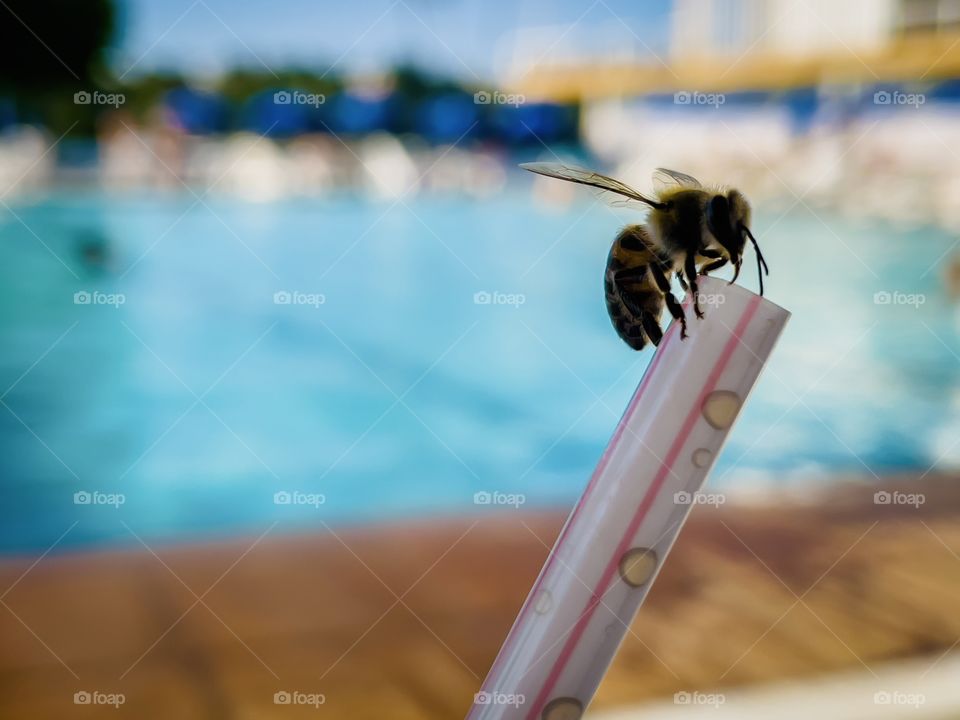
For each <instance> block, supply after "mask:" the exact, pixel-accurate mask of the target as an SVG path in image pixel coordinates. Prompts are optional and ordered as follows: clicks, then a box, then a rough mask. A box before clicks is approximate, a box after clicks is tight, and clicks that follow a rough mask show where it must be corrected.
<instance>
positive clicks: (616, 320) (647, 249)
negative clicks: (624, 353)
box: [603, 225, 673, 350]
mask: <svg viewBox="0 0 960 720" xmlns="http://www.w3.org/2000/svg"><path fill="white" fill-rule="evenodd" d="M653 262H658V263H660V264H661V266H668V267H672V266H673V261H672V259H671V258H670V257H669V256H664V255H663V253H662V252H660V251H658V249H657V247H656V246H655V245H654V244H653V242H652V241H651V240H650V236H649V235H648V234H647V231H646V229H645V228H644V227H643V226H642V225H628V226H627V227H625V228H624V229H623V230H622V231H620V234H619V235H617V239H616V240H614V242H613V247H611V248H610V256H609V257H608V258H607V269H606V272H605V274H604V283H603V284H604V291H605V293H606V299H607V312H608V313H609V314H610V320H611V321H612V322H613V327H614V328H615V329H616V331H617V334H618V335H619V336H620V337H621V338H622V339H623V341H624V342H625V343H627V345H629V346H630V347H632V348H633V349H634V350H642V349H643V347H644V346H645V345H646V344H647V343H648V342H652V343H653V344H654V345H658V344H659V343H660V338H661V337H662V336H663V331H662V330H661V329H660V316H661V315H662V314H663V306H664V299H663V293H662V292H661V291H660V289H659V288H658V287H657V284H656V281H655V280H654V279H653V277H651V275H650V271H649V265H650V264H651V263H653Z"/></svg>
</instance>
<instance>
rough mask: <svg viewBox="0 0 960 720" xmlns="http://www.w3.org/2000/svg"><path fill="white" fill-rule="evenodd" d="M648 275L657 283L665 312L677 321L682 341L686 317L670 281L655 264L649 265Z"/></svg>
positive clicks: (684, 334)
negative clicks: (665, 308)
mask: <svg viewBox="0 0 960 720" xmlns="http://www.w3.org/2000/svg"><path fill="white" fill-rule="evenodd" d="M650 274H651V275H653V279H654V280H655V281H656V283H657V287H658V288H659V289H660V292H662V293H663V299H664V300H665V301H666V303H667V310H669V311H670V314H671V315H673V318H674V320H677V321H678V322H679V323H680V339H681V340H683V339H684V338H686V337H687V316H686V315H685V314H684V312H683V306H682V305H681V304H680V303H679V301H678V300H677V298H676V297H674V295H673V290H671V288H670V281H669V280H668V279H667V276H666V275H665V274H664V272H663V269H662V268H661V267H660V266H659V265H657V264H656V263H654V264H651V265H650Z"/></svg>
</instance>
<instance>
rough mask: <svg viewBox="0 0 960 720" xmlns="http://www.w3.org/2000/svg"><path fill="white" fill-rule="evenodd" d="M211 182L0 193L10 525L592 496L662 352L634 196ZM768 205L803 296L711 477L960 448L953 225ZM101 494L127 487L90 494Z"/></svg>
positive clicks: (141, 523)
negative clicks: (917, 297) (319, 498)
mask: <svg viewBox="0 0 960 720" xmlns="http://www.w3.org/2000/svg"><path fill="white" fill-rule="evenodd" d="M206 205H207V206H205V205H203V204H197V205H194V198H193V197H191V196H190V195H189V194H183V195H175V194H171V195H167V196H159V197H148V196H143V195H135V194H129V195H105V194H90V193H87V194H54V195H50V196H46V197H42V198H33V199H29V200H25V201H20V202H18V203H17V204H14V205H12V206H11V207H12V208H13V211H14V212H15V213H16V216H14V215H13V214H11V213H6V212H2V211H0V336H2V338H3V344H2V347H3V351H2V353H0V395H2V396H3V405H0V490H2V493H3V498H4V501H3V503H2V505H0V551H3V552H8V553H9V552H19V551H35V550H40V549H45V548H47V547H48V546H49V545H50V544H51V543H53V542H54V541H55V540H57V538H58V537H60V536H61V535H62V534H63V533H64V532H65V531H66V530H67V529H68V528H71V529H70V531H69V533H67V535H66V536H65V537H64V538H63V540H62V542H61V544H60V545H58V550H62V549H64V548H69V547H76V546H81V545H83V546H87V545H100V544H135V543H136V540H135V539H134V537H133V535H132V533H131V531H134V532H136V533H137V535H139V536H140V537H142V538H143V539H144V540H146V541H147V542H148V543H150V542H160V541H172V540H177V541H179V540H190V539H198V538H207V537H216V536H221V535H224V534H231V533H244V534H250V533H259V532H262V531H263V530H265V529H266V528H268V527H270V525H271V524H272V523H273V522H275V521H278V522H279V525H278V527H277V529H276V530H275V531H276V532H280V531H281V530H297V529H305V528H316V527H321V522H323V523H329V524H332V525H338V524H344V523H355V522H367V521H375V520H382V519H394V518H405V517H420V516H430V515H438V514H444V513H462V512H470V513H474V512H484V511H488V510H489V509H487V508H482V507H481V508H478V507H477V506H476V505H474V503H473V496H474V493H476V492H479V491H485V490H486V491H495V490H497V491H501V492H506V493H522V494H523V495H525V496H526V503H527V507H536V506H568V505H570V504H571V503H572V502H573V501H574V500H575V498H576V497H577V495H578V494H579V492H580V491H581V489H582V487H583V485H584V484H585V482H586V480H587V478H588V477H589V474H590V472H591V470H592V468H593V466H594V464H595V463H596V461H597V459H598V458H599V456H600V453H601V452H602V449H603V447H604V445H605V443H606V441H607V439H608V437H609V436H610V433H611V431H612V429H613V428H614V426H615V424H616V422H617V419H618V417H619V414H620V412H621V410H622V409H623V407H624V406H625V404H626V402H627V400H628V398H629V396H630V394H631V392H632V390H633V388H634V387H635V385H636V383H637V381H638V379H639V378H640V376H641V375H642V372H643V369H644V367H645V366H646V364H647V362H648V361H649V359H650V353H649V351H648V352H644V353H640V354H637V353H633V352H632V351H630V350H629V349H628V348H626V346H624V345H623V344H622V343H621V342H620V341H619V340H618V339H617V338H616V336H615V335H614V333H613V331H612V329H611V328H610V326H609V322H608V320H607V317H606V315H605V311H604V306H603V300H602V290H601V275H602V270H603V264H604V260H605V255H606V252H607V246H608V244H609V241H610V238H612V236H613V235H614V234H615V232H616V230H617V227H618V226H619V224H621V222H622V218H620V219H618V218H617V217H615V216H613V215H612V214H611V213H610V212H609V211H608V210H607V208H605V207H603V206H592V207H591V206H590V200H589V196H588V197H587V198H586V199H584V201H583V203H582V204H579V205H576V206H574V207H571V208H569V209H567V210H560V209H549V208H538V207H536V206H534V205H532V204H531V203H530V201H529V198H528V197H526V195H525V193H521V192H520V191H519V190H518V191H517V192H516V193H515V194H506V195H504V196H502V197H500V198H498V199H492V200H486V201H483V202H476V201H469V200H466V199H455V198H448V199H442V198H433V199H417V200H407V201H406V205H405V204H398V205H394V206H391V203H390V202H374V201H369V202H368V201H361V200H359V199H356V198H352V197H342V198H337V199H327V200H322V201H308V200H291V201H287V202H278V203H273V204H260V205H258V204H244V203H241V202H239V201H236V200H232V199H226V198H209V199H208V200H206ZM777 216H778V213H776V212H775V211H774V212H768V214H766V215H761V216H760V217H759V218H758V219H757V220H756V221H755V225H756V230H757V231H758V235H759V236H760V237H761V239H762V241H763V242H764V246H765V252H766V255H767V258H768V260H769V263H770V266H771V268H772V275H771V277H770V279H769V284H768V296H769V297H770V298H771V299H772V300H774V301H775V302H778V303H780V304H782V305H784V306H786V307H788V308H789V309H791V310H792V311H793V312H794V318H793V320H792V322H791V324H790V326H789V327H788V329H787V331H786V333H785V335H784V337H783V340H782V344H781V346H780V347H779V349H778V352H777V353H776V354H775V357H774V359H773V361H772V363H771V365H770V367H769V370H768V372H767V373H766V374H765V375H764V377H763V378H762V380H761V382H760V384H759V386H758V387H757V389H756V392H755V394H754V396H753V398H752V401H751V403H750V404H749V406H748V407H747V408H746V410H745V412H744V415H743V417H742V419H741V421H740V422H739V424H738V425H737V427H736V430H735V432H734V433H733V435H732V437H731V439H730V442H729V444H728V447H727V449H726V451H725V452H724V454H723V456H722V458H721V459H720V461H719V465H718V468H717V470H716V471H715V473H714V475H713V479H712V482H713V483H715V484H716V485H717V486H725V487H739V486H743V485H749V484H754V483H758V482H773V483H786V482H791V481H792V480H795V479H810V478H817V477H824V476H827V475H832V474H835V473H843V474H860V475H865V476H867V477H870V475H871V473H876V474H877V475H880V474H882V473H885V472H890V471H894V470H902V469H918V470H920V471H925V470H927V469H928V468H929V467H930V466H931V465H933V464H934V463H935V462H937V461H938V460H939V462H940V465H941V467H946V466H949V465H950V464H956V463H957V461H958V459H960V458H958V455H960V453H958V451H957V450H955V449H953V448H952V442H953V440H952V438H954V437H960V408H958V404H957V403H958V399H957V390H958V380H960V360H958V358H957V356H956V355H955V354H958V353H960V343H958V342H957V332H956V331H957V320H956V312H955V309H954V307H953V306H952V305H951V303H950V302H949V301H948V300H947V298H946V295H945V291H944V290H943V288H942V284H941V269H940V268H939V267H937V268H935V269H934V270H933V271H931V272H929V273H926V274H925V275H924V272H925V270H926V269H927V268H928V267H930V265H931V264H933V263H934V262H935V261H936V259H937V258H938V257H939V256H940V255H941V254H942V253H944V251H945V250H947V249H948V248H949V247H950V246H951V244H952V243H953V242H954V238H953V237H951V236H949V235H948V234H946V233H944V232H942V231H937V230H933V229H916V230H909V231H899V230H896V229H893V228H891V227H889V226H881V225H870V224H854V223H852V222H849V221H844V220H840V219H836V218H828V222H829V225H830V227H831V228H832V231H833V233H835V234H836V236H834V235H833V234H831V233H829V232H827V230H825V227H824V225H823V224H822V223H821V222H820V221H819V220H817V219H816V218H815V217H813V216H812V215H811V214H810V213H807V212H803V213H796V212H794V213H791V214H789V215H788V216H787V217H785V218H783V219H782V220H779V221H777ZM18 218H19V219H18ZM21 221H22V222H21ZM775 221H776V224H775V225H774V223H775ZM770 226H773V227H772V228H771V230H770V232H769V233H766V232H765V228H766V227H770ZM28 228H29V229H28ZM857 256H859V257H860V258H862V261H863V262H861V261H860V260H858V259H857ZM751 261H752V260H751ZM748 266H749V263H748ZM745 275H746V276H747V279H746V280H745V284H747V285H748V286H751V287H752V285H751V284H752V283H753V282H754V278H753V277H752V276H751V273H748V272H745ZM883 291H887V292H894V291H898V292H902V293H923V294H924V295H925V302H924V304H923V305H921V306H919V307H914V306H911V305H902V304H900V305H897V304H890V305H878V304H876V303H875V301H874V294H875V293H877V292H883ZM83 292H86V293H90V294H91V295H90V297H92V298H93V301H92V302H91V303H89V304H77V303H75V302H74V295H75V293H83ZM277 292H290V293H300V294H299V295H294V297H295V298H296V299H297V300H299V301H303V302H305V303H307V302H309V303H312V304H296V303H291V304H277V303H275V302H274V294H275V293H277ZM483 292H486V293H491V294H494V293H500V295H495V296H494V297H496V299H497V300H498V301H503V303H498V302H491V303H490V304H477V303H476V302H475V299H474V297H475V294H476V293H483ZM112 296H118V297H117V298H114V297H112ZM119 296H122V299H123V303H122V304H119V305H118V304H100V303H101V302H106V303H109V302H110V301H113V300H117V301H119ZM320 296H322V298H321V297H320ZM510 296H521V297H510ZM81 297H82V296H81ZM321 299H322V300H323V302H322V303H321V302H320V300H321ZM520 299H522V300H523V302H522V304H520V303H519V300H520ZM798 396H801V397H802V401H801V402H797V397H798ZM748 449H749V454H747V455H744V453H745V451H747V450H748ZM95 491H96V492H100V493H105V494H111V493H113V494H117V493H119V494H122V495H123V498H124V502H123V505H122V506H120V507H119V508H116V507H113V506H111V505H109V504H107V505H94V504H90V505H82V504H81V505H78V504H75V502H74V494H75V493H78V492H95ZM280 491H298V492H300V493H313V494H322V495H323V496H324V498H325V502H324V503H323V504H322V505H319V506H317V505H311V504H299V505H298V504H290V505H282V504H281V505H278V504H276V503H275V502H274V493H276V492H280ZM298 497H302V496H298ZM101 499H103V498H101ZM74 523H76V524H74Z"/></svg>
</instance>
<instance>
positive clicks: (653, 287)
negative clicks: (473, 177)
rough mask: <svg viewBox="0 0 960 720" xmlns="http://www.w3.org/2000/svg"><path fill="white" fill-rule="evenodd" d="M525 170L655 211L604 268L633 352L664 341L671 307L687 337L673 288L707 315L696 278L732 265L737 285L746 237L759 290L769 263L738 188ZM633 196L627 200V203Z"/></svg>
mask: <svg viewBox="0 0 960 720" xmlns="http://www.w3.org/2000/svg"><path fill="white" fill-rule="evenodd" d="M520 167H522V168H523V169H525V170H529V171H530V172H534V173H537V174H539V175H546V176H547V177H552V178H559V179H560V180H567V181H569V182H574V183H580V184H581V185H589V186H591V187H594V188H597V189H599V190H600V191H602V193H604V194H606V193H613V194H614V195H616V196H617V198H618V201H617V204H631V205H636V204H637V203H639V204H640V207H642V208H645V209H647V210H648V211H649V214H648V217H647V222H646V223H645V224H643V225H628V226H627V227H625V228H623V230H621V231H620V234H619V235H617V237H616V239H615V240H614V241H613V246H612V247H611V248H610V255H609V257H608V258H607V266H606V270H605V272H604V290H605V293H606V301H607V312H608V313H609V315H610V320H611V321H612V322H613V327H614V328H615V329H616V331H617V334H618V335H619V336H620V337H621V339H623V341H624V342H626V343H627V345H629V346H630V347H631V348H633V349H634V350H642V349H643V347H644V346H645V345H646V344H647V343H648V342H650V343H653V344H654V345H659V344H660V340H661V339H662V338H663V330H662V329H661V327H660V316H661V315H662V314H663V307H664V305H666V307H667V310H668V311H669V312H670V315H672V316H673V318H674V319H676V320H677V321H678V322H679V323H680V338H681V339H684V338H686V337H687V319H686V315H685V313H684V310H683V306H682V305H681V304H680V301H679V300H677V298H676V297H675V296H674V294H673V291H672V289H671V279H672V278H673V277H674V276H676V278H677V279H678V280H679V281H680V285H681V287H683V289H684V290H689V291H691V293H692V296H693V311H694V313H695V314H696V316H697V317H698V318H702V317H703V311H702V310H701V309H700V305H699V298H698V284H697V278H698V277H699V276H700V275H706V274H708V273H710V272H713V271H714V270H718V269H719V268H721V267H723V266H725V265H727V264H728V263H729V264H731V265H733V267H734V274H733V279H731V280H730V283H731V284H732V283H733V282H734V281H736V279H737V278H738V277H739V275H740V267H741V265H742V264H743V250H744V247H745V246H746V242H747V239H749V240H750V242H751V243H753V248H754V251H755V253H756V256H757V274H758V275H759V277H760V294H761V295H763V276H764V274H769V269H768V268H767V263H766V261H765V260H764V258H763V255H762V254H761V252H760V246H759V245H758V244H757V241H756V239H755V238H754V237H753V233H751V232H750V228H749V225H750V204H749V203H748V202H747V199H746V198H745V197H744V196H743V193H741V192H740V191H739V190H735V189H732V188H731V189H727V190H720V189H707V188H705V187H704V186H703V185H701V184H700V182H699V181H698V180H697V179H696V178H693V177H691V176H690V175H686V174H685V173H680V172H676V171H674V170H667V169H665V168H658V169H657V170H656V172H655V173H654V176H653V177H654V181H656V182H658V183H659V184H660V185H661V189H660V190H658V191H657V192H656V196H655V197H647V196H645V195H642V194H641V193H639V192H637V191H636V190H634V189H633V188H631V187H629V186H628V185H626V184H625V183H622V182H620V181H619V180H614V179H613V178H611V177H607V176H606V175H601V174H600V173H596V172H592V171H590V170H585V169H583V168H578V167H573V166H569V165H562V164H560V163H524V164H522V165H520ZM623 198H626V201H624V200H623Z"/></svg>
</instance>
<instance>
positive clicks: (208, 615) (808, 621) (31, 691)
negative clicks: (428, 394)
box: [0, 478, 960, 720]
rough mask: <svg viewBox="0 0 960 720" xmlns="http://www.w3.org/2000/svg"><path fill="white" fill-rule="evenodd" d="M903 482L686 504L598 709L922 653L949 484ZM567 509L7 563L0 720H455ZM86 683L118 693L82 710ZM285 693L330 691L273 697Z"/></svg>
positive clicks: (957, 568) (957, 563)
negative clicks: (918, 495) (907, 498)
mask: <svg viewBox="0 0 960 720" xmlns="http://www.w3.org/2000/svg"><path fill="white" fill-rule="evenodd" d="M895 485H896V487H898V488H899V489H901V490H907V489H909V490H908V491H909V492H916V491H920V492H923V493H924V494H925V495H926V501H925V504H923V505H922V506H920V507H919V508H914V507H911V506H894V505H879V506H878V505H875V504H874V503H873V493H874V490H875V488H874V487H867V486H863V485H857V484H850V485H845V486H842V489H839V490H833V491H831V492H830V493H828V494H824V495H822V496H820V497H818V498H816V502H807V503H804V504H794V503H791V504H785V502H784V501H781V502H778V504H777V505H776V506H769V505H762V506H761V505H754V506H744V505H733V504H728V505H726V506H723V507H721V508H720V509H713V508H706V507H699V508H697V509H696V510H695V512H694V514H693V516H692V518H691V521H690V522H689V523H688V525H687V527H686V528H685V530H684V531H683V533H681V536H680V540H679V541H678V543H677V545H676V548H675V549H674V552H673V553H672V554H671V556H670V559H669V561H668V562H667V564H666V567H665V568H664V570H663V572H662V573H661V575H660V578H659V580H658V582H657V584H656V586H655V588H654V589H653V591H652V592H651V594H650V597H649V599H648V602H647V604H646V605H645V606H644V608H643V610H642V611H641V613H640V616H639V617H638V619H637V622H636V623H635V625H634V627H633V631H634V632H635V633H636V636H637V637H638V638H641V639H642V642H641V641H640V640H638V639H637V638H635V637H628V639H627V640H626V642H625V644H624V646H623V648H622V651H621V653H620V655H619V656H618V658H617V660H616V662H615V663H614V665H613V667H612V668H611V670H610V673H609V675H608V677H607V680H606V681H605V683H604V684H603V686H602V688H601V690H600V693H599V695H598V698H597V701H596V703H595V706H596V707H613V706H616V705H618V704H625V703H634V702H638V701H640V700H643V699H649V698H655V697H664V696H670V695H672V694H673V693H674V692H676V691H678V690H694V689H709V688H717V687H730V686H734V685H744V684H749V683H759V682H763V681H767V680H772V679H779V678H786V677H794V676H805V675H812V674H818V673H827V672H830V671H832V670H836V669H841V668H843V669H848V670H849V669H858V668H864V667H865V666H866V667H869V666H871V665H874V664H876V663H878V662H880V661H883V660H889V659H894V658H901V657H907V656H923V657H925V658H927V659H928V660H929V662H930V663H931V664H932V663H934V662H935V661H936V660H937V658H938V657H939V656H940V655H941V654H942V653H944V652H945V651H946V650H948V649H949V648H951V647H952V646H953V645H954V643H955V642H956V641H957V640H958V638H960V614H958V613H957V612H956V601H957V591H958V588H960V557H958V553H960V522H958V520H960V485H958V484H957V483H956V482H955V481H954V480H952V479H948V478H937V479H928V480H925V481H924V482H923V485H922V487H918V486H916V485H908V484H907V483H906V482H905V481H904V482H901V483H896V484H895ZM891 488H893V486H891ZM562 520H563V518H562V516H561V515H560V514H556V513H542V514H534V513H528V512H523V511H518V512H502V513H500V514H488V515H478V516H475V517H471V518H464V519H456V520H445V521H437V522H432V523H429V524H419V525H396V526H388V527H384V526H381V527H378V528H369V529H362V530H361V529H353V530H349V531H346V530H345V531H337V535H334V534H332V532H326V531H323V532H318V533H317V534H311V535H299V536H290V535H282V534H280V533H278V528H275V529H274V530H273V531H271V532H269V533H267V534H266V535H264V536H263V537H261V538H260V539H258V538H256V537H250V538H244V539H242V540H232V541H230V542H223V543H217V544H205V545H194V546H181V547H169V546H166V547H159V548H154V550H155V551H156V553H157V554H156V556H155V555H154V554H152V553H151V552H148V551H147V550H145V549H139V550H136V551H123V552H119V551H111V552H98V553H86V554H56V553H52V554H51V555H48V556H47V557H45V558H43V559H42V560H40V561H39V562H38V563H37V564H36V565H35V566H33V567H32V568H31V565H32V564H33V563H34V562H35V560H36V558H23V559H19V560H8V561H6V562H4V563H3V564H0V587H2V588H3V589H7V588H10V589H9V590H7V592H6V594H5V595H4V596H3V605H4V606H5V607H0V633H2V637H3V643H2V644H0V690H2V692H0V718H32V719H34V718H35V719H37V720H42V719H43V718H63V717H77V718H83V717H94V716H101V717H102V716H106V717H111V718H113V717H116V718H121V717H134V718H141V719H144V720H146V719H149V718H182V719H183V720H190V719H192V718H209V719H213V718H295V717H329V718H351V719H356V720H364V719H366V718H370V719H371V720H372V719H374V718H375V719H377V720H380V719H382V718H395V719H397V720H404V719H406V718H411V719H412V718H417V719H421V718H460V717H463V716H464V715H465V713H466V711H467V709H468V707H469V706H470V703H471V702H472V698H473V693H474V692H475V691H476V690H477V688H478V686H479V684H480V682H481V680H482V679H483V676H484V674H485V673H486V671H487V669H488V667H489V666H490V663H491V662H492V660H493V658H494V656H495V654H496V652H497V650H498V648H499V645H500V643H501V641H502V640H503V638H504V636H505V634H506V632H507V630H508V629H509V627H510V624H511V623H512V621H513V618H514V616H515V615H516V613H517V610H518V609H519V606H520V604H521V603H522V601H523V599H524V597H525V595H526V593H527V590H528V589H529V587H530V585H531V584H532V582H533V580H534V578H535V576H536V573H537V571H538V570H539V568H540V566H541V564H542V562H543V560H544V559H545V557H546V554H547V552H548V549H549V546H550V545H552V543H553V540H554V538H555V536H556V533H557V532H558V530H559V528H560V525H561V523H562ZM265 529H266V528H265ZM24 573H26V574H24ZM18 578H19V579H18ZM11 586H12V587H11ZM78 691H88V692H93V691H98V692H102V693H122V694H123V695H124V696H125V702H124V704H123V705H122V706H121V707H120V708H119V709H114V708H113V707H104V706H94V705H90V706H83V705H79V706H78V705H75V704H74V693H76V692H78ZM283 691H287V692H294V691H297V692H301V693H305V694H309V693H318V694H322V695H323V696H324V699H325V703H324V704H323V705H322V706H321V707H320V708H319V710H318V709H317V708H314V707H305V706H302V705H301V706H292V705H277V704H275V703H274V694H275V693H277V692H283Z"/></svg>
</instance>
